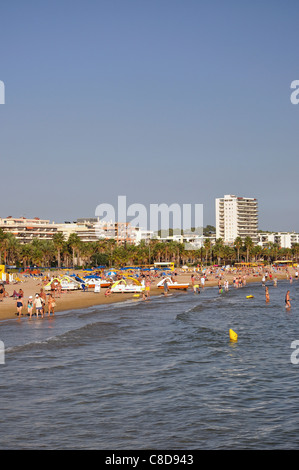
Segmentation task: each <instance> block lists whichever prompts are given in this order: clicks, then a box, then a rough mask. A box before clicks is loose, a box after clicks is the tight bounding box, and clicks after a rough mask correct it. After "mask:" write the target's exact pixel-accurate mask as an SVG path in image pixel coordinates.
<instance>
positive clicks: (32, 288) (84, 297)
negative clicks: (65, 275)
mask: <svg viewBox="0 0 299 470" xmlns="http://www.w3.org/2000/svg"><path fill="white" fill-rule="evenodd" d="M267 270H268V272H269V273H270V272H271V268H265V269H264V271H267ZM56 274H57V273H56ZM191 274H195V276H198V277H199V275H198V273H192V272H187V273H183V272H178V274H177V276H176V280H177V282H179V283H180V282H189V283H190V288H189V290H191V289H192V286H191ZM272 274H273V276H274V275H275V276H276V278H277V280H279V279H287V278H288V274H289V275H291V276H293V277H294V275H295V270H294V269H293V268H289V270H288V272H287V271H286V270H285V269H281V270H278V271H277V272H275V273H272ZM244 275H245V276H246V283H251V282H262V276H263V273H262V272H258V273H257V272H255V273H253V272H251V273H249V272H242V271H240V272H238V273H237V274H236V273H234V272H228V273H226V272H225V273H224V275H223V278H222V279H221V284H222V285H223V280H224V279H226V280H228V281H229V288H230V289H231V288H233V279H234V277H235V276H237V277H238V276H244ZM20 278H21V280H22V282H17V283H14V284H7V285H6V286H5V290H6V292H7V293H8V296H6V297H5V298H4V299H3V301H2V302H0V320H7V319H17V318H18V316H17V314H16V312H17V308H16V300H15V299H14V298H12V297H11V295H12V294H13V292H14V290H16V291H17V292H18V291H19V289H22V290H23V291H24V297H23V304H24V307H23V312H22V316H26V315H27V300H28V297H29V295H32V296H33V297H34V295H35V294H36V293H39V292H40V291H41V289H42V288H43V282H42V278H22V276H20ZM159 280H160V279H154V280H152V284H151V289H150V295H151V296H154V295H161V294H162V293H163V291H162V290H161V289H159V288H157V287H156V285H157V283H158V281H159ZM218 282H219V278H218V277H217V276H216V273H213V274H211V275H209V274H208V275H207V279H206V282H205V287H211V286H216V285H218ZM197 283H199V281H197ZM105 291H106V289H103V288H102V289H101V291H100V292H97V293H96V292H94V290H93V289H90V290H89V291H88V292H83V291H81V290H76V291H63V292H62V293H61V295H60V297H57V296H56V298H55V302H56V307H55V312H61V311H65V310H74V309H82V308H87V307H92V306H94V305H101V304H110V303H112V302H122V301H124V300H127V299H133V298H134V297H133V294H121V293H113V294H111V295H110V296H108V297H107V296H105ZM176 292H177V291H176ZM47 313H48V312H47V307H46V315H47ZM33 318H35V317H33Z"/></svg>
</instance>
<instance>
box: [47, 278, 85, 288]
mask: <svg viewBox="0 0 299 470" xmlns="http://www.w3.org/2000/svg"><path fill="white" fill-rule="evenodd" d="M59 285H60V287H61V290H78V289H81V288H82V287H81V284H80V282H78V281H76V280H75V279H73V278H72V277H70V276H66V275H65V276H62V277H56V278H54V279H52V280H51V281H50V282H49V283H48V284H47V285H46V286H45V288H44V289H45V290H46V291H51V290H52V289H54V290H56V289H57V288H58V286H59Z"/></svg>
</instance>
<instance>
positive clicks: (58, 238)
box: [53, 232, 65, 268]
mask: <svg viewBox="0 0 299 470" xmlns="http://www.w3.org/2000/svg"><path fill="white" fill-rule="evenodd" d="M53 243H54V247H55V249H56V251H57V265H58V268H60V267H61V251H62V249H63V246H64V244H65V238H64V234H63V233H62V232H57V233H54V235H53Z"/></svg>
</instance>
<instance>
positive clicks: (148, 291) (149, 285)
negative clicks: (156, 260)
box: [145, 276, 151, 299]
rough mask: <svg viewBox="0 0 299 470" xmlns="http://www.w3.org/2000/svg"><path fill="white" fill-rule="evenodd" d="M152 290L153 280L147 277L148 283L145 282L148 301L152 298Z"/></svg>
mask: <svg viewBox="0 0 299 470" xmlns="http://www.w3.org/2000/svg"><path fill="white" fill-rule="evenodd" d="M150 289H151V280H150V278H149V276H147V278H146V281H145V290H146V297H147V298H148V299H149V298H150Z"/></svg>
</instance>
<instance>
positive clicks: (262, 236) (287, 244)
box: [257, 232, 299, 248]
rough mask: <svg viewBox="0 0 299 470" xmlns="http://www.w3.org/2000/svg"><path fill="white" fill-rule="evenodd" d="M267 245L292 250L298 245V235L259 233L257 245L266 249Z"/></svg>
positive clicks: (291, 233) (292, 233)
mask: <svg viewBox="0 0 299 470" xmlns="http://www.w3.org/2000/svg"><path fill="white" fill-rule="evenodd" d="M268 243H275V244H277V245H278V246H279V247H280V248H292V247H293V246H294V244H295V243H299V233H295V232H259V233H258V243H257V244H258V245H259V246H262V247H266V246H267V245H268Z"/></svg>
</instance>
